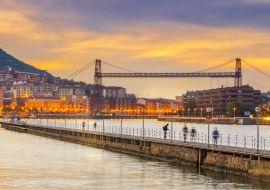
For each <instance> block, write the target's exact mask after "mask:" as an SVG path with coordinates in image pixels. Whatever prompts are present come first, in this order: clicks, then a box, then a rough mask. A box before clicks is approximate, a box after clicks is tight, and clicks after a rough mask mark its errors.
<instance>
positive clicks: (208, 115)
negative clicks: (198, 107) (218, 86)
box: [206, 107, 213, 147]
mask: <svg viewBox="0 0 270 190" xmlns="http://www.w3.org/2000/svg"><path fill="white" fill-rule="evenodd" d="M211 111H212V108H210V107H208V108H206V112H207V134H208V137H207V143H208V147H209V136H210V112H211ZM212 113H213V112H212Z"/></svg>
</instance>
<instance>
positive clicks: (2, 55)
mask: <svg viewBox="0 0 270 190" xmlns="http://www.w3.org/2000/svg"><path fill="white" fill-rule="evenodd" d="M10 69H12V70H16V71H20V72H28V73H36V74H40V75H43V76H46V77H53V76H52V75H51V74H50V73H48V72H47V71H44V70H40V69H37V68H36V67H34V66H32V65H29V64H26V63H24V62H22V61H20V60H18V59H16V58H15V57H13V56H12V55H10V54H8V53H6V52H5V51H4V50H3V49H0V70H1V71H6V70H10Z"/></svg>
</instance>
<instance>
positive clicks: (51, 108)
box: [24, 98, 89, 114]
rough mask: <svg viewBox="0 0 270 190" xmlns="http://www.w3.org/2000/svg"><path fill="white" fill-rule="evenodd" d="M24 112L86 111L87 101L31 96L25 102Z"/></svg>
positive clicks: (67, 112)
mask: <svg viewBox="0 0 270 190" xmlns="http://www.w3.org/2000/svg"><path fill="white" fill-rule="evenodd" d="M24 109H25V111H26V112H30V113H31V112H37V113H66V114H71V113H88V109H89V108H88V102H87V98H85V101H84V102H71V101H66V100H61V99H53V98H38V99H36V98H33V99H27V100H26V102H25V108H24Z"/></svg>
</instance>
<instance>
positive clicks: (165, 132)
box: [163, 123, 169, 139]
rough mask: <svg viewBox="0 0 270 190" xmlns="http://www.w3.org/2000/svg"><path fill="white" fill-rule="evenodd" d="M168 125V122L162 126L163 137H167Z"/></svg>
mask: <svg viewBox="0 0 270 190" xmlns="http://www.w3.org/2000/svg"><path fill="white" fill-rule="evenodd" d="M168 126H169V123H167V124H166V125H164V126H163V132H164V139H167V131H168V130H169V129H168Z"/></svg>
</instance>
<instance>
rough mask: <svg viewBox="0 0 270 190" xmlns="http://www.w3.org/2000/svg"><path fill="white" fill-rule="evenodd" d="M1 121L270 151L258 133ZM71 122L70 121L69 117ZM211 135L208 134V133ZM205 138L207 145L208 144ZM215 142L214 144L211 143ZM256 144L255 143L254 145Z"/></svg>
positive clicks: (269, 140)
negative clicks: (215, 136) (250, 134)
mask: <svg viewBox="0 0 270 190" xmlns="http://www.w3.org/2000/svg"><path fill="white" fill-rule="evenodd" d="M3 121H4V122H9V123H14V124H27V125H34V126H45V127H52V128H66V129H73V130H81V131H97V132H103V133H111V134H120V135H129V136H134V137H144V138H151V139H156V140H162V141H172V142H181V143H185V142H188V143H192V144H198V145H199V146H204V147H217V148H222V149H228V150H235V151H237V150H239V151H248V152H252V151H253V152H254V153H261V154H270V137H262V136H260V138H259V139H257V136H256V135H255V136H247V135H237V134H222V133H221V134H220V135H219V138H218V139H217V141H216V142H215V141H214V139H213V136H212V135H210V136H209V137H208V134H207V133H204V132H198V133H190V132H188V133H183V132H182V130H169V131H168V132H167V133H166V135H165V134H164V131H163V130H162V129H153V128H152V129H151V128H145V129H144V130H143V128H142V127H141V126H138V127H125V126H123V127H122V128H121V127H120V126H119V125H102V124H101V125H100V124H99V125H96V127H95V125H93V123H90V122H89V120H88V122H85V124H84V125H83V124H82V122H77V120H75V122H73V123H72V122H69V120H66V119H62V120H52V119H21V120H19V121H18V120H11V119H3ZM73 121H74V120H73ZM210 134H212V133H210ZM208 138H209V144H208ZM215 143H216V144H215ZM258 145H259V146H258Z"/></svg>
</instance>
